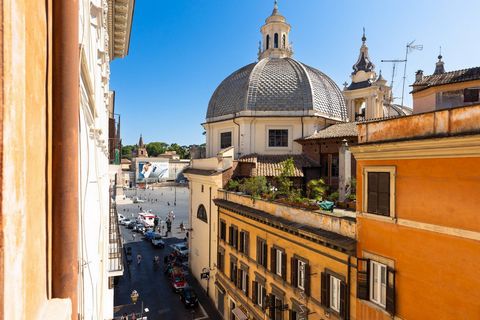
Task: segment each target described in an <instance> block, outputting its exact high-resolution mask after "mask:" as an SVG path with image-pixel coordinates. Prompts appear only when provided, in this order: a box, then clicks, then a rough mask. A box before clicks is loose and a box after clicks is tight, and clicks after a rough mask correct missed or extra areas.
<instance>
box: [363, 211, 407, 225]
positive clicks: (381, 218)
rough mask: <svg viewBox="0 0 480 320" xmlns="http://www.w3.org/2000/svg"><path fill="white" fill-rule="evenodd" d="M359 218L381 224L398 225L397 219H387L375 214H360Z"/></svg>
mask: <svg viewBox="0 0 480 320" xmlns="http://www.w3.org/2000/svg"><path fill="white" fill-rule="evenodd" d="M357 217H361V218H368V219H372V220H376V221H380V222H387V223H395V224H396V223H397V218H396V217H392V216H390V217H387V216H382V215H379V214H374V213H368V212H358V213H357Z"/></svg>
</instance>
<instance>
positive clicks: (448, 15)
mask: <svg viewBox="0 0 480 320" xmlns="http://www.w3.org/2000/svg"><path fill="white" fill-rule="evenodd" d="M272 8H273V0H136V4H135V13H134V18H133V28H132V34H131V42H130V51H129V55H128V56H127V57H126V58H124V59H116V60H115V61H113V62H112V67H111V89H112V90H115V91H116V105H115V108H116V113H120V114H121V117H122V139H123V144H124V145H126V144H134V143H136V142H137V141H138V137H139V135H140V133H142V134H143V137H144V141H145V142H150V141H164V142H167V143H173V142H176V143H179V144H182V145H189V144H194V143H197V144H199V143H203V142H204V136H203V135H202V132H203V128H202V127H201V125H200V124H201V123H202V122H204V120H205V113H206V110H207V106H208V101H209V99H210V96H211V95H212V94H213V91H214V90H215V88H216V87H217V86H218V85H219V84H220V82H221V81H222V80H223V79H224V78H225V77H227V76H228V75H229V74H231V73H232V72H233V71H235V70H237V69H239V68H241V67H242V66H244V65H246V64H248V63H251V62H254V61H256V53H257V48H258V41H259V40H260V39H261V35H260V31H259V29H260V27H261V25H262V24H263V23H264V21H265V18H266V17H267V16H268V15H270V13H271V11H272ZM279 8H280V12H281V13H282V14H283V15H284V16H285V17H286V18H287V21H288V22H289V23H290V24H291V26H292V32H291V34H290V41H292V42H293V48H294V51H295V55H294V58H295V59H297V60H299V61H301V62H303V63H306V64H308V65H310V66H312V67H315V68H317V69H320V70H321V71H323V72H324V73H326V74H327V75H329V76H330V77H331V78H332V79H333V80H334V81H336V82H337V84H338V85H339V86H340V87H342V86H341V84H342V83H343V82H345V81H349V80H350V79H349V75H350V73H351V70H352V69H351V68H352V65H353V64H354V63H355V61H356V59H357V57H358V52H359V48H360V45H361V40H360V38H361V36H362V27H365V28H366V34H367V45H368V47H369V50H370V57H371V58H372V60H373V62H374V63H375V65H376V70H377V72H378V71H379V70H380V69H381V70H382V74H383V75H384V77H385V78H386V79H387V80H388V81H389V82H390V80H391V73H392V65H391V64H388V63H382V62H380V60H381V59H403V57H404V55H405V45H406V43H407V42H409V41H411V40H416V43H418V44H422V45H423V48H424V49H423V51H415V52H413V53H412V54H410V55H409V61H408V66H407V84H411V83H412V82H413V80H414V73H415V71H416V70H418V69H422V70H424V71H425V74H431V73H432V72H433V70H434V68H435V62H436V61H437V59H436V57H437V55H438V52H439V46H442V54H443V57H444V61H445V67H446V69H447V71H449V70H456V69H463V68H469V67H474V66H480V41H478V35H479V33H478V32H479V30H480V19H478V12H480V1H477V0H469V1H467V0H458V1H455V2H453V1H451V0H450V1H447V0H415V1H414V0H396V1H387V0H374V1H371V0H365V1H360V0H335V1H334V0H280V1H279ZM397 70H399V72H398V73H397V75H396V77H395V84H394V87H396V88H394V95H395V96H396V97H400V96H401V81H402V79H401V78H402V75H403V74H402V73H403V66H399V67H398V68H397ZM396 102H397V103H400V99H398V100H396ZM405 104H406V105H411V97H410V95H409V94H408V91H407V90H406V100H405Z"/></svg>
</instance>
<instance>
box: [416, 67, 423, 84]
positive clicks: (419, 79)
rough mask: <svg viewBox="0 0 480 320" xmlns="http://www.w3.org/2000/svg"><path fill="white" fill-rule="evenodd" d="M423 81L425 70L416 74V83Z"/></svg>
mask: <svg viewBox="0 0 480 320" xmlns="http://www.w3.org/2000/svg"><path fill="white" fill-rule="evenodd" d="M422 80H423V70H418V71H417V72H416V73H415V82H417V81H422Z"/></svg>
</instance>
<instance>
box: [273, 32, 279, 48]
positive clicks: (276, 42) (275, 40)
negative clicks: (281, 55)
mask: <svg viewBox="0 0 480 320" xmlns="http://www.w3.org/2000/svg"><path fill="white" fill-rule="evenodd" d="M273 44H274V47H275V49H277V48H278V33H275V36H274V37H273Z"/></svg>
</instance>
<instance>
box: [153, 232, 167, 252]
mask: <svg viewBox="0 0 480 320" xmlns="http://www.w3.org/2000/svg"><path fill="white" fill-rule="evenodd" d="M152 244H153V246H154V247H157V248H160V249H163V248H165V242H163V240H162V236H161V235H160V234H159V233H155V234H154V235H153V238H152Z"/></svg>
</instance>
